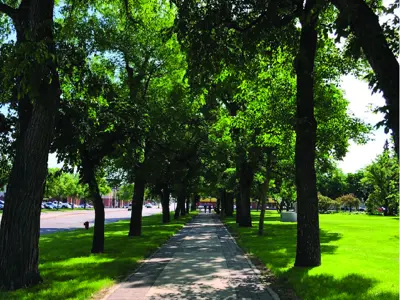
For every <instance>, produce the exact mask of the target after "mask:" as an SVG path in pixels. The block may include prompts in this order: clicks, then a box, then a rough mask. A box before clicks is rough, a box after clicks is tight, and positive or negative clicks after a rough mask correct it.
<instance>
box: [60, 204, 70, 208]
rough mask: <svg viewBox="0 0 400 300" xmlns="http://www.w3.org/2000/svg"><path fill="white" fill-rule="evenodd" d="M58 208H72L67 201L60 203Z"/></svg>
mask: <svg viewBox="0 0 400 300" xmlns="http://www.w3.org/2000/svg"><path fill="white" fill-rule="evenodd" d="M58 207H59V208H72V205H71V204H69V203H60V204H59V206H58Z"/></svg>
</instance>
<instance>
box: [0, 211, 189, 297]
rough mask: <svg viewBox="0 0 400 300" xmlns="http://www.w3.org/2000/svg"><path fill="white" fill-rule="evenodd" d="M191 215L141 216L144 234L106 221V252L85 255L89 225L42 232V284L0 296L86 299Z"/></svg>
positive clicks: (118, 277) (121, 274) (89, 239)
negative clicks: (167, 219) (165, 220)
mask: <svg viewBox="0 0 400 300" xmlns="http://www.w3.org/2000/svg"><path fill="white" fill-rule="evenodd" d="M192 216H193V214H192V215H191V216H186V217H184V218H182V219H180V220H172V214H171V220H172V221H171V223H170V224H165V225H164V224H162V223H161V215H153V216H149V217H143V229H142V230H143V236H141V237H134V238H130V237H128V230H129V221H120V222H117V223H112V224H107V225H106V229H105V253H103V254H96V255H93V254H90V249H91V244H92V235H93V228H91V229H89V230H84V229H79V230H74V231H66V232H59V233H54V234H47V235H44V236H42V237H41V239H40V266H39V270H40V272H41V276H42V277H43V283H42V284H39V285H37V286H35V287H32V288H28V289H22V290H18V291H14V292H0V299H43V300H50V299H88V298H89V297H91V296H92V295H93V294H94V293H96V292H97V291H99V290H100V289H102V288H105V287H108V286H110V285H112V284H113V283H114V281H118V280H121V279H123V278H125V277H126V275H127V274H128V273H129V272H130V271H133V270H134V269H135V268H136V267H137V265H138V263H140V261H141V260H142V259H143V258H145V257H147V256H149V255H150V254H151V253H152V252H154V251H155V250H156V249H157V248H158V247H159V246H161V245H162V244H163V243H165V242H166V241H167V240H168V239H169V238H170V237H171V236H172V235H173V234H174V233H175V232H176V231H178V230H179V229H181V228H182V227H183V225H184V223H186V222H187V221H188V220H190V219H191V217H192Z"/></svg>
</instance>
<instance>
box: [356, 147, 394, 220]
mask: <svg viewBox="0 0 400 300" xmlns="http://www.w3.org/2000/svg"><path fill="white" fill-rule="evenodd" d="M364 174H365V177H364V178H363V179H362V182H363V183H366V184H368V185H370V186H371V187H372V192H371V194H369V196H368V200H367V202H366V204H367V207H368V210H369V211H370V212H372V210H373V209H376V208H378V207H384V208H385V210H384V215H385V216H388V215H393V214H395V213H397V211H398V203H399V191H398V183H399V163H398V160H397V158H396V155H395V154H394V153H393V152H391V151H390V150H389V149H388V148H385V149H384V151H383V153H382V154H381V155H379V156H378V157H377V158H376V160H375V161H374V162H373V163H372V164H371V165H369V166H367V167H366V168H365V173H364Z"/></svg>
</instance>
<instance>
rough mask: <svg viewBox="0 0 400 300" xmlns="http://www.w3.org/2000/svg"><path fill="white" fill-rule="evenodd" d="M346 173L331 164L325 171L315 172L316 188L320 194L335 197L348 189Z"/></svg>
mask: <svg viewBox="0 0 400 300" xmlns="http://www.w3.org/2000/svg"><path fill="white" fill-rule="evenodd" d="M346 178H347V177H346V175H345V174H344V173H343V171H342V170H340V169H339V168H337V167H336V166H333V167H332V168H330V169H329V170H328V171H327V172H324V173H322V172H319V173H317V189H318V192H320V193H321V194H322V195H325V196H327V197H329V198H332V199H336V198H338V197H339V196H341V195H343V194H345V193H346V191H347V190H348V187H347V182H346Z"/></svg>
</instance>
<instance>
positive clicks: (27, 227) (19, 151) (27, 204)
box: [0, 0, 60, 290]
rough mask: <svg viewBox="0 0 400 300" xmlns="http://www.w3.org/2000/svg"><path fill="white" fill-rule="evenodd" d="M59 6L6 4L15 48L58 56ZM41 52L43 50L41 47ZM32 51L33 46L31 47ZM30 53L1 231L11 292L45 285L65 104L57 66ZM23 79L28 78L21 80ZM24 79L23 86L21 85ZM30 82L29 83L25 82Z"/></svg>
mask: <svg viewBox="0 0 400 300" xmlns="http://www.w3.org/2000/svg"><path fill="white" fill-rule="evenodd" d="M53 9H54V1H51V0H43V1H39V0H31V1H22V3H21V4H20V7H19V9H18V10H16V9H12V8H10V7H8V6H6V5H5V4H2V6H1V7H0V11H1V12H3V13H6V14H7V15H9V16H10V17H11V18H12V20H13V23H14V25H15V28H16V31H17V43H16V46H15V47H16V48H17V50H18V51H23V49H24V47H25V49H28V48H26V47H27V44H30V45H35V44H36V45H39V44H42V43H43V45H45V47H46V50H47V51H48V54H49V57H51V56H52V55H54V56H55V54H56V49H55V45H54V40H53ZM37 47H38V46H37ZM29 49H31V47H29ZM30 51H31V50H25V52H23V57H19V58H18V60H20V61H26V62H28V61H29V62H30V63H29V65H30V67H25V68H23V69H22V71H21V73H20V74H19V75H18V76H19V79H18V82H17V86H16V88H15V94H17V92H16V91H19V92H22V93H24V92H26V93H27V92H28V91H27V89H26V88H25V87H24V86H28V87H29V92H30V93H29V95H28V94H27V95H25V96H23V97H22V99H20V100H19V103H18V116H19V120H18V136H17V138H16V150H15V151H16V152H15V158H14V163H13V167H12V170H11V174H10V177H9V181H8V186H7V193H6V196H5V207H4V213H3V217H2V220H1V228H0V287H2V288H4V289H6V290H12V289H18V288H21V287H26V286H30V285H34V284H36V283H38V282H40V281H41V277H40V274H39V270H38V259H39V248H38V244H39V236H40V210H41V202H42V201H43V192H44V185H45V180H46V175H47V160H48V154H49V149H50V143H51V140H52V137H53V133H54V126H55V116H56V113H57V108H58V105H59V101H60V83H59V78H58V73H57V64H56V61H54V60H53V59H51V58H49V59H47V60H45V61H37V58H36V55H37V52H33V53H31V52H30ZM22 78H24V79H22ZM23 80H24V82H22V81H23ZM25 80H27V81H28V82H26V81H25Z"/></svg>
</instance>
